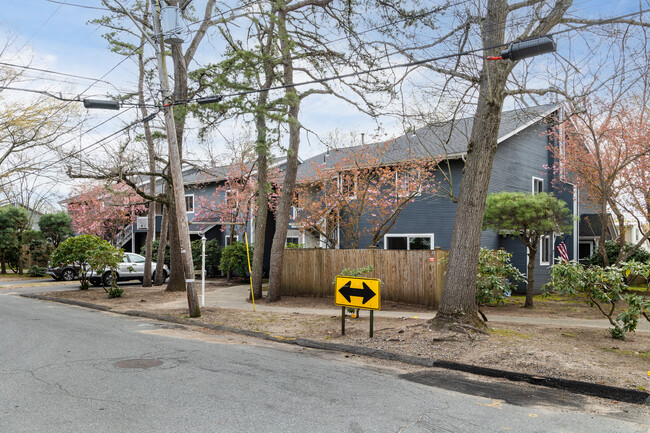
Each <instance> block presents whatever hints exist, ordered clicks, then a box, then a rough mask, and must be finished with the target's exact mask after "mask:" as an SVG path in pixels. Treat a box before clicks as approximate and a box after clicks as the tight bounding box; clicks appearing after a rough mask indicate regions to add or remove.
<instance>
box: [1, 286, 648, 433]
mask: <svg viewBox="0 0 650 433" xmlns="http://www.w3.org/2000/svg"><path fill="white" fill-rule="evenodd" d="M0 330H1V331H0V432H111V433H115V432H179V431H185V432H431V431H433V432H503V431H513V432H547V431H553V432H596V431H597V432H647V431H648V430H649V428H650V425H649V424H648V422H650V418H649V417H648V416H647V415H644V412H643V409H639V411H638V412H635V413H634V414H632V415H631V416H629V417H627V419H626V418H625V415H624V414H618V415H615V416H603V415H596V414H593V413H588V412H584V411H581V410H580V409H579V406H580V405H577V406H576V404H575V401H574V402H573V403H574V404H573V405H572V404H571V401H570V400H571V399H572V398H571V397H570V396H569V397H567V396H563V397H562V398H559V399H558V400H556V401H551V402H547V403H546V404H543V405H540V404H539V403H540V401H543V400H545V398H544V396H543V395H542V394H544V393H549V391H546V390H540V391H539V392H540V393H542V394H540V395H542V397H540V399H538V400H537V401H536V400H535V399H534V398H533V399H532V400H526V399H523V400H519V398H518V394H517V392H516V387H513V388H512V392H508V393H506V394H505V397H504V394H503V392H502V393H501V394H500V395H498V396H497V394H498V393H495V397H491V396H490V392H491V391H490V389H489V387H488V389H483V392H481V393H477V395H473V392H472V389H473V387H472V386H470V385H471V383H469V382H467V381H463V380H462V379H458V380H456V382H455V381H454V380H446V381H445V380H443V379H444V377H443V376H441V377H440V381H439V383H440V386H436V383H437V381H436V380H433V381H432V383H433V385H434V386H428V385H425V384H421V383H416V382H414V381H411V380H407V379H406V378H405V377H406V376H405V377H401V376H400V374H399V373H400V372H398V371H391V370H387V369H377V368H368V367H367V366H361V365H355V364H353V363H350V362H343V361H341V360H339V359H335V357H334V356H330V355H327V354H324V353H323V352H320V351H313V350H306V349H298V348H293V347H284V346H281V345H272V344H262V345H259V346H258V345H251V344H240V342H241V337H237V336H214V337H209V336H208V337H205V336H202V335H203V334H199V333H197V332H194V331H191V330H189V329H185V328H184V327H176V326H170V325H169V324H164V323H159V322H155V321H150V320H142V319H135V318H130V317H124V316H119V315H115V314H110V313H103V312H98V311H90V310H85V309H82V308H77V307H71V306H67V305H60V304H54V303H47V302H43V301H37V300H32V299H25V298H20V297H17V296H11V295H8V294H7V291H0ZM444 376H445V377H448V376H446V375H444ZM510 386H512V385H510ZM483 388H485V386H483ZM456 390H458V391H461V392H457V391H456ZM527 392H528V393H530V392H531V391H527ZM536 392H537V391H533V394H534V393H536ZM524 394H525V393H524ZM522 395H523V394H522ZM550 395H551V394H549V396H550ZM508 397H510V398H508ZM532 397H534V396H532ZM504 399H505V400H506V401H505V402H504V401H503V400H504ZM517 400H519V403H518V404H511V403H508V401H513V402H514V403H517ZM577 400H579V399H578V398H577V397H576V401H577ZM563 401H564V402H566V404H563V403H562V402H563ZM522 402H523V403H522ZM531 404H535V405H534V406H531Z"/></svg>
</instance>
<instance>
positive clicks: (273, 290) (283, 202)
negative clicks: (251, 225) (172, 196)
mask: <svg viewBox="0 0 650 433" xmlns="http://www.w3.org/2000/svg"><path fill="white" fill-rule="evenodd" d="M286 19H287V10H286V4H285V3H282V5H281V7H280V11H279V13H278V29H279V35H280V47H281V50H282V60H283V66H284V74H283V79H284V84H285V85H288V86H291V85H292V84H293V64H292V59H291V52H290V46H289V44H290V41H289V36H288V34H287V29H286ZM285 98H286V100H287V104H288V106H289V112H288V122H289V149H287V165H286V169H285V175H284V183H283V185H282V196H281V197H280V205H279V206H278V213H277V224H276V227H275V234H274V235H273V244H272V245H271V269H270V271H269V289H268V292H267V295H266V296H267V297H266V300H267V302H276V301H279V300H280V285H281V283H282V260H283V258H284V245H285V243H286V240H287V230H288V228H289V212H290V211H291V205H292V203H293V191H294V188H295V186H296V175H297V172H298V149H299V147H300V123H299V122H298V112H299V111H300V98H299V96H298V94H297V92H296V89H295V87H287V90H286V95H285Z"/></svg>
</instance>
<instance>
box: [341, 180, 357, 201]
mask: <svg viewBox="0 0 650 433" xmlns="http://www.w3.org/2000/svg"><path fill="white" fill-rule="evenodd" d="M344 177H350V178H352V193H351V194H350V193H345V192H344V191H343V178H344ZM337 183H338V187H339V193H341V195H343V196H345V197H347V198H349V199H350V200H354V199H356V198H357V187H358V179H357V175H356V174H351V173H339V175H338V176H337Z"/></svg>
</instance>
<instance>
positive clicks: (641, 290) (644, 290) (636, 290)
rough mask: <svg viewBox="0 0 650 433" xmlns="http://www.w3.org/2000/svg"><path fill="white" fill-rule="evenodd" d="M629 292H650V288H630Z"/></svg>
mask: <svg viewBox="0 0 650 433" xmlns="http://www.w3.org/2000/svg"><path fill="white" fill-rule="evenodd" d="M626 290H627V291H628V292H642V293H645V292H650V287H648V286H630V287H628V288H627V289H626Z"/></svg>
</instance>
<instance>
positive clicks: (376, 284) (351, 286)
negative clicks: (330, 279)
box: [334, 276, 381, 338]
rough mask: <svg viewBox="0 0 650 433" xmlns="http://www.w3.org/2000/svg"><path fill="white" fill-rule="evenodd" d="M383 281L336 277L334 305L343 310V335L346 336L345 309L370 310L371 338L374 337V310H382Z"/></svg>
mask: <svg viewBox="0 0 650 433" xmlns="http://www.w3.org/2000/svg"><path fill="white" fill-rule="evenodd" d="M380 286H381V281H380V280H378V279H377V278H357V277H342V276H337V277H336V289H335V292H334V303H335V304H336V305H340V306H341V307H342V308H341V335H345V308H346V307H349V308H361V309H364V310H370V338H372V337H373V327H374V315H373V312H374V310H380V309H381V302H380Z"/></svg>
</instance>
